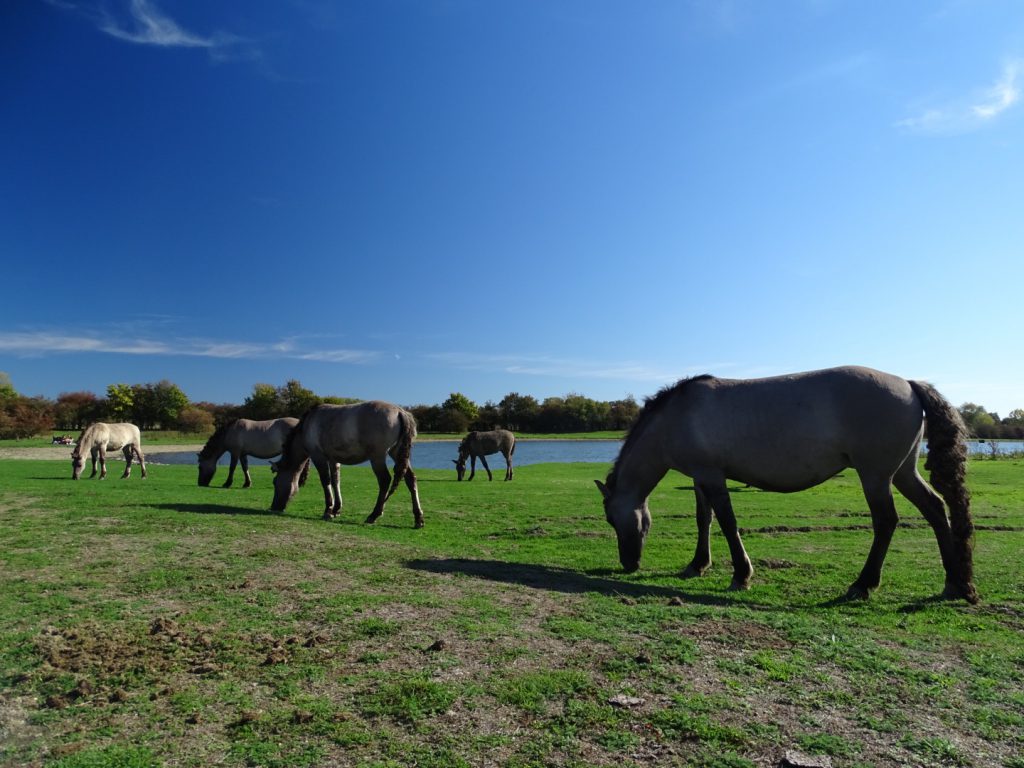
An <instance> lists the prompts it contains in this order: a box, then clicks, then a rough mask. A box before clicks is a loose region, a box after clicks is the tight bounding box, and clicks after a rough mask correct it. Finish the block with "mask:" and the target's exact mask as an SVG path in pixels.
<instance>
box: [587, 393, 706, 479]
mask: <svg viewBox="0 0 1024 768" xmlns="http://www.w3.org/2000/svg"><path fill="white" fill-rule="evenodd" d="M711 378H714V377H713V376H712V375H711V374H710V373H702V374H701V375H699V376H691V377H689V378H687V379H680V380H679V381H677V382H676V383H675V384H669V385H668V386H666V387H662V389H660V390H659V391H658V393H657V394H655V395H652V396H651V397H648V398H645V399H644V407H643V408H642V409H641V410H640V413H639V414H637V417H636V421H634V422H633V426H632V427H630V428H629V432H627V433H626V439H625V440H624V441H623V443H622V448H621V449H620V450H619V455H618V456H617V457H616V459H615V463H614V464H613V465H612V469H611V472H609V473H608V477H607V478H606V479H605V485H607V486H608V488H609V489H612V490H614V488H615V481H616V480H617V479H618V474H619V463H620V462H621V461H622V457H623V456H625V455H626V454H627V453H628V452H629V451H630V450H632V448H633V444H634V443H635V442H636V441H637V438H639V437H640V435H641V434H642V433H643V432H644V430H645V429H646V428H647V425H648V424H649V423H650V422H651V419H652V418H653V417H654V416H655V414H657V413H658V412H659V411H660V410H661V409H662V407H663V406H664V405H665V403H667V402H668V401H669V400H671V399H672V398H673V397H674V396H676V395H678V394H682V393H683V390H685V389H686V387H687V386H689V385H690V384H692V383H694V382H695V381H707V380H708V379H711Z"/></svg>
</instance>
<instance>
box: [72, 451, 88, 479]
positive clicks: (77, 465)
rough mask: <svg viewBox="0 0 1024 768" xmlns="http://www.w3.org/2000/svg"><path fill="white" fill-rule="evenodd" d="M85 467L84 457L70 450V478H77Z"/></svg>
mask: <svg viewBox="0 0 1024 768" xmlns="http://www.w3.org/2000/svg"><path fill="white" fill-rule="evenodd" d="M83 469H85V458H84V457H83V456H82V455H81V454H80V453H78V452H77V451H72V452H71V479H72V480H77V479H78V478H80V477H81V476H82V470H83Z"/></svg>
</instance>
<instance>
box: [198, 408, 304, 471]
mask: <svg viewBox="0 0 1024 768" xmlns="http://www.w3.org/2000/svg"><path fill="white" fill-rule="evenodd" d="M298 423H299V420H298V419H295V418H292V417H291V416H286V417H285V418H281V419H270V420H269V421H252V420H250V419H235V420H234V421H232V422H231V423H230V424H225V425H224V426H222V427H218V428H217V431H215V432H214V433H213V434H212V435H211V436H210V439H209V440H207V441H206V445H204V446H203V449H202V450H201V451H200V452H199V485H201V486H203V487H206V486H209V484H210V481H211V480H213V475H214V473H216V471H217V460H218V459H219V458H220V457H221V456H223V455H224V452H225V451H230V452H231V467H230V468H229V469H228V479H227V481H226V482H225V483H224V487H225V488H230V487H231V483H232V482H233V481H234V479H235V466H236V465H237V464H238V463H239V462H241V464H242V473H243V474H244V475H245V484H244V485H243V486H242V487H243V488H249V487H250V486H251V485H252V477H251V476H250V475H249V457H250V456H255V457H256V458H257V459H269V458H271V457H273V456H277V455H279V454H280V453H281V448H282V447H283V446H284V440H285V438H286V437H287V436H288V433H289V432H291V431H292V428H293V427H294V426H295V425H296V424H298Z"/></svg>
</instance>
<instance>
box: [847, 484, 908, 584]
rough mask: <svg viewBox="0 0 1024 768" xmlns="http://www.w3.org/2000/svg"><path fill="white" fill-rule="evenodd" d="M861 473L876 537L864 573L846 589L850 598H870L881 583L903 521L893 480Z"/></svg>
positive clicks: (862, 571)
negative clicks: (898, 509)
mask: <svg viewBox="0 0 1024 768" xmlns="http://www.w3.org/2000/svg"><path fill="white" fill-rule="evenodd" d="M859 474H860V484H861V486H862V487H863V489H864V498H865V499H867V502H868V509H870V510H871V527H872V528H873V529H874V539H873V540H872V542H871V549H870V550H869V551H868V559H867V561H866V562H865V563H864V568H863V569H862V570H861V572H860V576H858V577H857V580H856V581H855V582H853V584H851V585H850V589H849V590H847V592H846V596H847V597H848V598H850V599H866V598H867V597H868V596H869V595H870V594H871V590H872V589H875V588H876V587H877V586H878V585H879V584H880V583H881V581H882V563H884V562H885V554H886V552H888V551H889V543H890V542H891V541H892V534H893V532H894V531H895V530H896V523H898V522H899V515H897V514H896V504H895V502H894V501H893V499H892V479H891V478H889V477H872V476H868V475H865V474H864V473H859Z"/></svg>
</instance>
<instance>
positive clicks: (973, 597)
mask: <svg viewBox="0 0 1024 768" xmlns="http://www.w3.org/2000/svg"><path fill="white" fill-rule="evenodd" d="M942 597H943V599H945V600H959V599H961V598H963V599H964V600H966V601H967V602H968V603H970V604H971V605H977V604H978V600H980V599H981V598H979V597H978V591H977V590H976V589H975V588H974V585H973V584H971V583H970V582H968V583H967V584H946V588H945V589H944V590H942Z"/></svg>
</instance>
